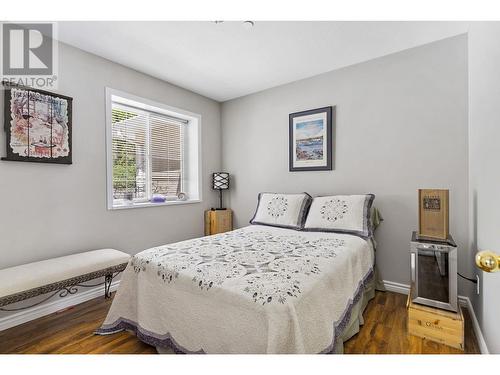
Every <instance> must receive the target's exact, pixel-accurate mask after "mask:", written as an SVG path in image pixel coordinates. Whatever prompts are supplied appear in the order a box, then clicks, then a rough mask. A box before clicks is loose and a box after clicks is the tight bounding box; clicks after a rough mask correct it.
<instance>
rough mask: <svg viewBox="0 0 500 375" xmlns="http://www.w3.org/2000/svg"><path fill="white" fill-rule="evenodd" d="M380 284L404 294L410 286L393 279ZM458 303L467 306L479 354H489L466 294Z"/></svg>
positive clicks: (390, 290)
mask: <svg viewBox="0 0 500 375" xmlns="http://www.w3.org/2000/svg"><path fill="white" fill-rule="evenodd" d="M382 284H383V285H384V288H385V290H387V291H388V292H394V293H400V294H406V295H408V293H410V286H409V285H407V284H400V283H395V282H393V281H388V280H382ZM458 303H459V304H460V306H462V307H465V308H467V310H469V314H470V317H471V321H472V327H473V329H474V333H475V334H476V338H477V343H478V345H479V350H480V351H481V354H489V353H490V352H489V350H488V346H487V345H486V341H485V340H484V336H483V332H482V331H481V327H480V326H479V321H478V320H477V317H476V312H475V311H474V308H473V307H472V303H471V301H470V299H469V297H466V296H458Z"/></svg>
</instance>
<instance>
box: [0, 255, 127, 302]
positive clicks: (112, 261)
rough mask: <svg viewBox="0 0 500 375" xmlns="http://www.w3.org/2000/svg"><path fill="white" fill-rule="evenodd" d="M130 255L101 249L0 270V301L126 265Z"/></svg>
mask: <svg viewBox="0 0 500 375" xmlns="http://www.w3.org/2000/svg"><path fill="white" fill-rule="evenodd" d="M129 258H130V255H128V254H126V253H124V252H122V251H118V250H114V249H101V250H93V251H86V252H84V253H79V254H73V255H67V256H64V257H59V258H53V259H48V260H42V261H41V262H34V263H28V264H23V265H20V266H16V267H11V268H5V269H3V270H0V297H5V296H9V295H11V294H16V293H20V292H23V291H26V290H29V289H33V288H38V287H41V286H44V285H48V284H52V283H55V282H58V281H62V280H67V279H71V278H72V277H77V276H80V275H85V274H87V273H91V272H95V271H99V270H102V269H105V268H108V267H113V266H117V265H119V264H122V263H127V262H128V260H129Z"/></svg>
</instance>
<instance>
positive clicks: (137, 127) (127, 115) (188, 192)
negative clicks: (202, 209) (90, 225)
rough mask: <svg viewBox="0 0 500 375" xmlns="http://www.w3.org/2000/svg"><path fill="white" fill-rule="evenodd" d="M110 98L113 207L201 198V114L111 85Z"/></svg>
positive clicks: (110, 205)
mask: <svg viewBox="0 0 500 375" xmlns="http://www.w3.org/2000/svg"><path fill="white" fill-rule="evenodd" d="M106 98H107V160H108V168H107V169H108V170H107V173H108V208H110V209H115V208H130V207H145V206H157V205H165V204H179V203H192V202H199V201H200V187H199V181H200V178H199V176H200V173H199V172H200V171H199V165H200V163H199V160H198V159H199V139H198V138H199V137H198V135H199V125H200V116H199V115H196V114H193V113H189V112H186V111H183V110H179V109H176V108H172V107H169V106H166V105H163V104H160V103H154V102H152V101H150V100H147V99H143V98H138V97H135V96H133V95H130V94H125V93H121V92H118V91H116V90H112V89H107V90H106ZM180 193H184V195H185V198H180V197H179V194H180ZM153 198H164V199H165V202H162V203H153V200H154V199H153Z"/></svg>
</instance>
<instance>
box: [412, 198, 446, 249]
mask: <svg viewBox="0 0 500 375" xmlns="http://www.w3.org/2000/svg"><path fill="white" fill-rule="evenodd" d="M449 195H450V194H449V190H445V189H419V190H418V238H419V239H423V240H433V241H440V242H446V241H447V239H448V234H449V229H448V228H449V203H448V202H449Z"/></svg>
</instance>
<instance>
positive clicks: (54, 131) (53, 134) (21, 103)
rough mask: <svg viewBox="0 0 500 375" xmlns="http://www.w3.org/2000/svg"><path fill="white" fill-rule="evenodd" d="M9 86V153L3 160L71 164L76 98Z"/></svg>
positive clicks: (6, 90) (7, 140)
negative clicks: (73, 104)
mask: <svg viewBox="0 0 500 375" xmlns="http://www.w3.org/2000/svg"><path fill="white" fill-rule="evenodd" d="M5 86H6V87H5V103H4V113H5V122H4V128H5V132H6V135H7V136H6V143H7V144H6V150H7V156H6V157H5V158H2V160H8V161H28V162H41V163H57V164H71V163H72V143H71V138H72V129H71V126H72V120H71V112H72V102H73V99H72V98H70V97H67V96H64V95H60V94H55V93H51V92H48V91H43V90H37V89H32V88H29V87H23V86H16V85H10V84H9V85H5Z"/></svg>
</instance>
